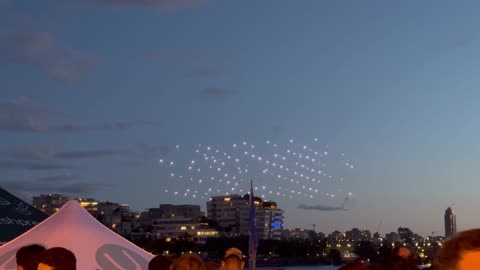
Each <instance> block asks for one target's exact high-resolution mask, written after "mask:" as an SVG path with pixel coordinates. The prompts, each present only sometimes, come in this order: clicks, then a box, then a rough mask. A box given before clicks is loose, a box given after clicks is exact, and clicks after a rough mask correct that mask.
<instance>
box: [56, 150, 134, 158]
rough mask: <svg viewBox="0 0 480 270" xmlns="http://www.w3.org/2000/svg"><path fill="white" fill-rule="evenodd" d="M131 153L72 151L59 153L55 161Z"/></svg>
mask: <svg viewBox="0 0 480 270" xmlns="http://www.w3.org/2000/svg"><path fill="white" fill-rule="evenodd" d="M129 153H130V152H129V151H128V150H125V149H100V150H89V151H71V152H59V153H56V154H55V155H54V159H83V158H99V157H112V156H125V155H128V154H129Z"/></svg>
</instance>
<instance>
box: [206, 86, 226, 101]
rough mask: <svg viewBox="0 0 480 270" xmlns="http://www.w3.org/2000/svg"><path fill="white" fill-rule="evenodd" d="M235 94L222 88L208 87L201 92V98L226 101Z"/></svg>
mask: <svg viewBox="0 0 480 270" xmlns="http://www.w3.org/2000/svg"><path fill="white" fill-rule="evenodd" d="M233 94H234V92H233V91H231V90H228V89H225V88H220V87H207V88H203V89H202V90H201V91H200V96H201V97H202V98H207V99H225V98H227V97H229V96H232V95H233Z"/></svg>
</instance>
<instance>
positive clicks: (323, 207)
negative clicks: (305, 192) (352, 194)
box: [297, 203, 347, 211]
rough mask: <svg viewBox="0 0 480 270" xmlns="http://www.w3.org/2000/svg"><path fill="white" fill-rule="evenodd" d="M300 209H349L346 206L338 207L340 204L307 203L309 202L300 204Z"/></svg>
mask: <svg viewBox="0 0 480 270" xmlns="http://www.w3.org/2000/svg"><path fill="white" fill-rule="evenodd" d="M297 208H298V209H304V210H317V211H347V209H346V208H345V207H338V206H330V205H321V204H317V205H307V204H303V203H302V204H300V205H299V206H298V207H297Z"/></svg>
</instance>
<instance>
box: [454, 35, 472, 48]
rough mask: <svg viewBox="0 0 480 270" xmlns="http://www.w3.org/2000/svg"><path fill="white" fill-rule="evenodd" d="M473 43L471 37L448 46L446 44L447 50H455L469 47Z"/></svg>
mask: <svg viewBox="0 0 480 270" xmlns="http://www.w3.org/2000/svg"><path fill="white" fill-rule="evenodd" d="M473 41H474V38H473V37H466V38H464V39H460V40H456V41H453V42H450V44H448V48H450V49H456V48H463V47H467V46H470V45H471V44H472V43H473Z"/></svg>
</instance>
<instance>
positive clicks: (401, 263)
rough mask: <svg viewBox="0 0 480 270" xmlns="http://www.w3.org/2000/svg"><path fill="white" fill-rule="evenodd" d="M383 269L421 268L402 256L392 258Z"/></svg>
mask: <svg viewBox="0 0 480 270" xmlns="http://www.w3.org/2000/svg"><path fill="white" fill-rule="evenodd" d="M381 269H388V270H418V269H419V268H418V267H417V266H416V265H415V264H414V263H412V261H411V260H409V259H408V258H404V257H401V256H392V257H390V258H389V259H388V260H387V261H386V262H385V264H384V265H383V267H382V268H381Z"/></svg>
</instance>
